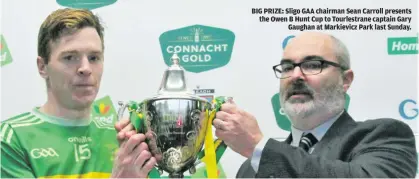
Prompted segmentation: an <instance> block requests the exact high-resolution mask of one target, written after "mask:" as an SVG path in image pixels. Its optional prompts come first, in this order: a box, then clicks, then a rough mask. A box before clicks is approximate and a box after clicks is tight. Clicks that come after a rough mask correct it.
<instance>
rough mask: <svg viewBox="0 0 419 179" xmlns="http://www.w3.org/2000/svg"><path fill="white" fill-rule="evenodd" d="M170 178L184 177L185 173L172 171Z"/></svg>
mask: <svg viewBox="0 0 419 179" xmlns="http://www.w3.org/2000/svg"><path fill="white" fill-rule="evenodd" d="M169 178H184V176H183V173H170V174H169Z"/></svg>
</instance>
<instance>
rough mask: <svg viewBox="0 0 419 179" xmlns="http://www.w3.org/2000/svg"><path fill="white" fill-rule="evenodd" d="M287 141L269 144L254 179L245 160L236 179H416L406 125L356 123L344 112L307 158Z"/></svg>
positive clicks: (380, 121)
mask: <svg viewBox="0 0 419 179" xmlns="http://www.w3.org/2000/svg"><path fill="white" fill-rule="evenodd" d="M290 142H291V135H289V136H288V138H287V139H286V140H285V141H283V142H279V141H276V140H274V139H269V140H268V142H267V144H266V146H265V147H264V149H263V151H262V156H261V159H260V163H259V169H258V173H255V171H254V170H253V168H252V166H251V165H250V159H247V160H246V161H245V162H244V163H243V164H242V165H241V167H240V169H239V171H238V173H237V175H236V177H237V178H272V177H274V178H318V177H321V178H330V177H332V178H367V177H375V178H380V177H385V178H404V177H408V178H415V176H416V170H417V153H416V144H415V137H414V134H413V132H412V130H411V129H410V127H409V126H408V125H406V124H405V123H403V122H401V121H397V120H394V119H388V118H380V119H375V120H367V121H364V122H355V121H354V120H353V119H352V118H351V117H350V116H349V114H348V113H347V112H346V111H345V112H344V113H343V114H342V115H341V116H340V117H339V119H337V120H336V122H335V123H334V124H333V125H332V126H331V128H330V129H329V130H328V131H327V132H326V134H325V135H324V137H323V138H322V140H320V141H319V142H318V143H317V144H316V145H315V149H314V151H313V153H312V154H308V153H307V152H305V151H303V150H302V149H300V148H296V147H293V146H291V145H290Z"/></svg>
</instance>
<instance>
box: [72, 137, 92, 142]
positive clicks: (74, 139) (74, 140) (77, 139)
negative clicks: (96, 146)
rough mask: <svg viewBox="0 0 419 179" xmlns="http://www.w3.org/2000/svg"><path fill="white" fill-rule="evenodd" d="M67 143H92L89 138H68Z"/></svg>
mask: <svg viewBox="0 0 419 179" xmlns="http://www.w3.org/2000/svg"><path fill="white" fill-rule="evenodd" d="M68 142H71V143H87V142H92V138H91V137H86V136H82V137H70V138H68Z"/></svg>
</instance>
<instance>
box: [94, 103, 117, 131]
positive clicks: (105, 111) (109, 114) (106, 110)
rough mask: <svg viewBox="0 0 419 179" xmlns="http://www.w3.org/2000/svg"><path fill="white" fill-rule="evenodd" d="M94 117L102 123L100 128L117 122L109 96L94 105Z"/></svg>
mask: <svg viewBox="0 0 419 179" xmlns="http://www.w3.org/2000/svg"><path fill="white" fill-rule="evenodd" d="M92 115H93V118H94V119H95V120H96V121H100V123H101V124H99V125H100V126H104V125H109V124H113V123H114V122H116V120H117V119H116V111H115V108H114V107H113V103H112V100H111V99H110V97H109V96H105V97H103V98H101V99H98V100H96V101H95V102H94V103H93V111H92Z"/></svg>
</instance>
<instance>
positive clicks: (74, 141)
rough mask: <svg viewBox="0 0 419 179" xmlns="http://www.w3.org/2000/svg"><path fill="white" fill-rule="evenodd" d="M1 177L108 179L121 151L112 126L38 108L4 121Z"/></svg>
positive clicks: (2, 124) (96, 120) (2, 123)
mask: <svg viewBox="0 0 419 179" xmlns="http://www.w3.org/2000/svg"><path fill="white" fill-rule="evenodd" d="M0 131H1V152H2V153H1V178H16V177H17V178H108V177H109V176H110V175H111V173H112V166H113V157H114V153H115V152H116V150H117V149H118V141H117V139H116V131H115V129H114V125H113V124H112V123H106V121H101V120H100V119H94V118H93V119H89V120H87V119H86V120H77V121H76V120H66V119H62V118H56V117H52V116H47V115H45V114H43V113H41V112H40V111H39V109H38V108H35V109H34V110H33V111H32V112H27V113H24V114H21V115H18V116H15V117H12V118H10V119H7V120H5V121H2V122H1V130H0Z"/></svg>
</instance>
